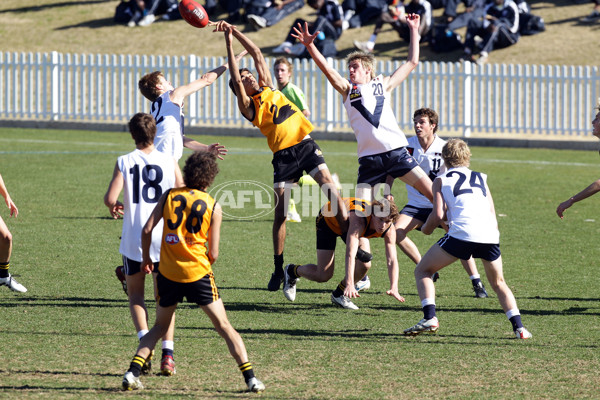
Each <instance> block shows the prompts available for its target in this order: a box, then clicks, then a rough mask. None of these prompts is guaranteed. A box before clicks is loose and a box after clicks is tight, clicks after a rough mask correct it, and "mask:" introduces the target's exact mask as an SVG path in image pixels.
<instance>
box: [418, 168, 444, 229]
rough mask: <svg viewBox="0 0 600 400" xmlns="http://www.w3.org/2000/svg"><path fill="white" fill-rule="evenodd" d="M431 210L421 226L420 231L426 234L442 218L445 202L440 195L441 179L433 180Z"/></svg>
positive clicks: (441, 220) (438, 223)
mask: <svg viewBox="0 0 600 400" xmlns="http://www.w3.org/2000/svg"><path fill="white" fill-rule="evenodd" d="M432 190H433V202H432V203H433V211H431V214H429V217H428V218H427V221H425V223H424V224H423V226H422V227H421V232H423V233H424V234H426V235H431V234H432V233H433V231H434V230H435V228H437V227H438V226H439V225H440V224H441V223H442V222H443V220H444V214H445V209H444V206H445V204H446V203H445V202H444V197H443V196H442V180H441V179H439V178H436V179H435V180H434V181H433V187H432Z"/></svg>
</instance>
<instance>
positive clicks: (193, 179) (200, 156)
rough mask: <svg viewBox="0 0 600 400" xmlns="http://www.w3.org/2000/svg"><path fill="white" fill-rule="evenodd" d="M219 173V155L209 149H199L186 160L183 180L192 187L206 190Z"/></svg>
mask: <svg viewBox="0 0 600 400" xmlns="http://www.w3.org/2000/svg"><path fill="white" fill-rule="evenodd" d="M218 173H219V165H218V164H217V156H216V155H214V154H213V153H209V152H207V151H197V152H195V153H194V154H192V155H191V156H189V157H188V159H187V160H186V161H185V166H184V167H183V181H184V182H185V186H187V187H189V188H190V189H198V190H206V189H207V188H208V187H209V186H210V185H212V183H213V181H214V180H215V177H216V176H217V174H218Z"/></svg>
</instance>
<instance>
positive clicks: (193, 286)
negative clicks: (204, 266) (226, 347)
mask: <svg viewBox="0 0 600 400" xmlns="http://www.w3.org/2000/svg"><path fill="white" fill-rule="evenodd" d="M156 286H157V287H158V304H159V305H160V306H161V307H171V306H174V305H176V304H177V303H181V302H182V301H183V299H184V297H185V298H186V299H187V301H189V302H190V303H196V304H198V305H199V306H207V305H209V304H211V303H214V302H215V301H217V300H219V298H220V296H219V290H218V289H217V285H216V284H215V276H214V275H213V273H212V272H209V273H208V274H206V275H204V276H203V277H202V278H201V279H199V280H197V281H194V282H188V283H181V282H174V281H172V280H169V279H167V278H165V277H164V276H163V275H161V273H160V272H159V273H158V276H157V277H156Z"/></svg>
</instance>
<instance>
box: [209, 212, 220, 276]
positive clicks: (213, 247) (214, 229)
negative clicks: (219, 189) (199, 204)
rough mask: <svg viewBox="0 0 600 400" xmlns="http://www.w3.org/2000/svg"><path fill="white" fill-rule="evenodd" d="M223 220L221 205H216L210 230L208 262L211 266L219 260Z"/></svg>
mask: <svg viewBox="0 0 600 400" xmlns="http://www.w3.org/2000/svg"><path fill="white" fill-rule="evenodd" d="M222 220H223V212H222V209H221V205H220V204H219V203H215V207H214V208H213V213H212V216H211V221H210V228H209V229H208V260H209V261H210V263H211V265H212V264H214V263H215V261H217V258H219V242H220V240H221V221H222Z"/></svg>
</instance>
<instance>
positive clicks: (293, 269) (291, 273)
mask: <svg viewBox="0 0 600 400" xmlns="http://www.w3.org/2000/svg"><path fill="white" fill-rule="evenodd" d="M298 267H299V265H292V267H291V268H288V275H289V276H290V278H292V279H298V278H300V275H298Z"/></svg>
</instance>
